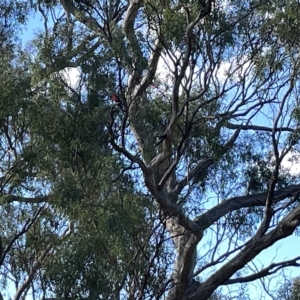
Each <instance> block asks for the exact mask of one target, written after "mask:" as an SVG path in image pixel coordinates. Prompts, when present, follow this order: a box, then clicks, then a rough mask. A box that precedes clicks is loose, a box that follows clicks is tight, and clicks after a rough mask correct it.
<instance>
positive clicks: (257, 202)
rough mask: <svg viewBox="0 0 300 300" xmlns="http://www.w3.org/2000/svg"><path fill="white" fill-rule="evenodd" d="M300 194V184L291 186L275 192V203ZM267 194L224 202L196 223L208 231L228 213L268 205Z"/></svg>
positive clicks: (197, 219) (199, 217)
mask: <svg viewBox="0 0 300 300" xmlns="http://www.w3.org/2000/svg"><path fill="white" fill-rule="evenodd" d="M299 193H300V184H297V185H290V186H287V187H285V188H282V189H280V190H278V191H275V192H274V197H273V203H277V202H279V201H281V200H283V199H286V198H288V197H293V196H296V195H297V194H299ZM266 197H267V193H261V194H255V195H246V196H240V197H233V198H230V199H227V200H224V201H222V202H221V203H220V204H218V205H217V206H215V207H213V208H212V209H210V210H208V211H207V212H206V213H204V214H202V215H201V216H198V217H197V218H196V219H195V221H196V222H197V224H198V225H199V226H200V227H201V228H203V229H206V228H208V227H209V226H211V225H212V224H213V223H214V222H216V221H217V220H219V219H220V218H222V217H223V216H225V215H226V214H227V213H229V212H231V211H234V210H238V209H241V208H245V207H255V206H264V205H265V204H266Z"/></svg>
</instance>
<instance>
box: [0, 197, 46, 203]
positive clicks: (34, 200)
mask: <svg viewBox="0 0 300 300" xmlns="http://www.w3.org/2000/svg"><path fill="white" fill-rule="evenodd" d="M48 200H49V196H40V197H21V196H16V195H2V196H0V202H2V203H11V202H21V203H43V202H48Z"/></svg>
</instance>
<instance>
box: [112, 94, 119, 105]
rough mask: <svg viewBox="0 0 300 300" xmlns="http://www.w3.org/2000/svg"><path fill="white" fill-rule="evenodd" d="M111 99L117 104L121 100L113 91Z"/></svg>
mask: <svg viewBox="0 0 300 300" xmlns="http://www.w3.org/2000/svg"><path fill="white" fill-rule="evenodd" d="M111 99H112V101H113V102H114V103H116V104H118V105H119V106H120V105H121V101H120V98H119V97H118V95H117V94H115V93H113V94H112V95H111Z"/></svg>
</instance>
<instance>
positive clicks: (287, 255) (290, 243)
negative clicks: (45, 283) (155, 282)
mask: <svg viewBox="0 0 300 300" xmlns="http://www.w3.org/2000/svg"><path fill="white" fill-rule="evenodd" d="M41 26H42V20H41V19H39V18H37V17H35V18H33V17H31V18H30V21H29V22H28V24H27V25H26V26H25V27H24V28H23V31H22V33H20V38H21V39H22V41H23V44H24V45H25V44H26V42H27V41H29V40H31V39H32V38H33V37H34V32H36V30H38V29H42V27H41ZM159 69H160V70H161V74H162V79H163V78H165V76H166V68H165V66H164V64H163V62H162V61H161V62H160V63H159ZM224 69H226V65H224ZM64 73H65V76H66V78H69V83H70V84H71V85H73V86H75V85H76V83H77V82H78V76H80V72H79V71H78V70H77V69H75V68H73V69H68V70H65V71H64ZM284 163H285V165H286V167H289V168H290V170H291V172H292V173H294V174H299V171H300V169H299V167H298V164H294V163H291V162H290V161H289V160H288V158H286V161H285V162H284ZM207 238H209V236H207ZM299 239H300V237H296V236H294V235H293V236H290V237H288V238H286V239H284V240H282V241H279V242H278V243H276V244H275V245H273V246H272V247H270V248H268V249H266V250H265V251H263V252H262V253H261V254H259V255H258V256H257V258H256V259H255V260H254V262H255V264H256V266H257V268H258V269H260V268H263V267H266V266H267V265H269V264H270V263H271V262H279V261H282V260H286V259H291V258H294V257H296V256H299V255H300V250H299V249H300V247H299V246H298V245H300V241H299ZM204 242H205V241H204ZM224 249H226V245H224ZM198 250H199V252H200V253H201V249H198ZM285 274H286V275H287V277H295V276H299V275H300V270H299V268H287V269H286V271H285ZM275 276H276V274H275ZM277 280H278V278H275V279H274V280H273V281H272V282H271V286H272V287H276V285H277ZM224 291H226V289H224ZM249 291H250V292H251V299H253V300H256V299H257V300H259V299H265V300H269V299H272V298H271V297H270V296H268V295H267V294H266V293H264V292H263V291H262V288H261V285H260V283H259V282H258V281H255V282H254V283H252V284H250V285H249ZM262 293H263V296H262ZM8 294H10V295H13V289H12V288H11V289H10V290H8V291H7V296H8ZM5 299H8V298H7V297H5Z"/></svg>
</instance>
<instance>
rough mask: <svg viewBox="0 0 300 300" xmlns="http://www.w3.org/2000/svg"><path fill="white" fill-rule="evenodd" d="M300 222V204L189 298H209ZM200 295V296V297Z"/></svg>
mask: <svg viewBox="0 0 300 300" xmlns="http://www.w3.org/2000/svg"><path fill="white" fill-rule="evenodd" d="M299 224H300V206H298V207H297V208H295V209H294V210H293V211H291V212H290V213H289V214H288V215H287V216H286V217H285V218H283V219H282V220H281V221H280V222H279V224H278V225H277V226H276V228H275V229H273V230H271V231H270V232H268V233H266V234H264V235H261V236H257V235H256V236H255V237H253V238H252V239H251V240H250V241H249V242H247V243H246V245H245V248H244V249H243V250H241V252H240V253H238V254H237V255H236V256H235V257H233V258H232V259H231V260H230V261H229V262H228V263H226V264H224V265H223V266H222V267H221V268H220V269H219V270H218V271H216V272H215V273H214V274H213V275H211V276H210V277H209V278H208V279H207V280H206V281H205V282H203V283H202V284H201V285H200V287H199V288H198V289H197V290H196V292H194V293H193V294H192V295H189V297H188V299H189V300H196V299H207V298H209V297H210V296H211V294H212V293H213V292H214V290H215V289H216V288H217V287H218V286H219V285H222V284H224V283H225V282H226V281H227V280H228V279H229V278H230V277H231V276H232V275H233V274H234V273H235V272H237V271H238V270H240V269H241V268H243V267H244V266H245V265H246V264H247V263H248V262H249V261H251V260H252V259H253V258H255V257H256V256H257V255H258V254H259V253H260V252H261V251H263V250H264V249H266V248H268V247H270V246H272V245H273V244H274V243H275V242H277V241H279V240H281V239H283V238H285V237H287V236H290V235H291V234H292V233H293V232H294V230H295V229H296V227H298V226H299ZM199 297H200V298H199Z"/></svg>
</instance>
